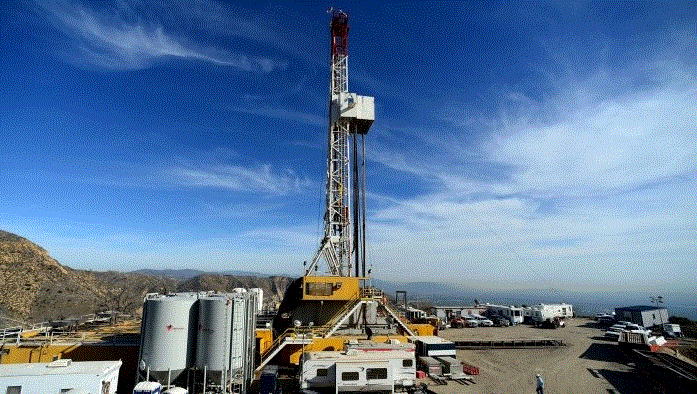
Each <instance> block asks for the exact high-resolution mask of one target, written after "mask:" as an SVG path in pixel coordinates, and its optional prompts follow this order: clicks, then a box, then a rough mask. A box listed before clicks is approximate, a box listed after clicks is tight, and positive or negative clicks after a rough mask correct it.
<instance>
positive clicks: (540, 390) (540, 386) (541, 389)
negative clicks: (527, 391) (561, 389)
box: [535, 373, 545, 394]
mask: <svg viewBox="0 0 697 394" xmlns="http://www.w3.org/2000/svg"><path fill="white" fill-rule="evenodd" d="M536 378H537V389H535V391H536V393H537V394H545V382H544V380H542V376H540V374H539V373H538V374H537V375H536Z"/></svg>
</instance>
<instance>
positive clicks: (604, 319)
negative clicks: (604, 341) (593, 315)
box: [598, 315, 615, 326]
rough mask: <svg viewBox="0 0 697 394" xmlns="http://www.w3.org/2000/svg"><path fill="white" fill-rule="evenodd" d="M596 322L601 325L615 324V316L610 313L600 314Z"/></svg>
mask: <svg viewBox="0 0 697 394" xmlns="http://www.w3.org/2000/svg"><path fill="white" fill-rule="evenodd" d="M598 324H600V325H602V326H611V325H613V324H615V318H614V316H611V315H602V316H599V317H598Z"/></svg>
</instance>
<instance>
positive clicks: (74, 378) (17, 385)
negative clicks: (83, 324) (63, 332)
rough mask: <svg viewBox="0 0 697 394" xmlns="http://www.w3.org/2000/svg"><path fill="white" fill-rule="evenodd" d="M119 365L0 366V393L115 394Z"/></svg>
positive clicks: (56, 363) (64, 362)
mask: <svg viewBox="0 0 697 394" xmlns="http://www.w3.org/2000/svg"><path fill="white" fill-rule="evenodd" d="M120 368H121V361H78V362H73V361H72V360H69V359H61V360H56V361H53V362H50V363H28V364H4V365H0V393H21V394H43V393H98V394H115V393H116V384H117V383H118V380H119V369H120Z"/></svg>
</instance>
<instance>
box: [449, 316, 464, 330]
mask: <svg viewBox="0 0 697 394" xmlns="http://www.w3.org/2000/svg"><path fill="white" fill-rule="evenodd" d="M450 327H452V328H462V327H465V319H463V318H461V317H458V318H455V319H453V320H451V321H450Z"/></svg>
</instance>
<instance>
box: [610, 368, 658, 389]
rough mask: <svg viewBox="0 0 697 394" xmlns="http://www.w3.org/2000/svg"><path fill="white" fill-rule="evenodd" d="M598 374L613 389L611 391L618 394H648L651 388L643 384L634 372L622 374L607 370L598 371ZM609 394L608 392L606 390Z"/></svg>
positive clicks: (641, 379)
mask: <svg viewBox="0 0 697 394" xmlns="http://www.w3.org/2000/svg"><path fill="white" fill-rule="evenodd" d="M598 373H599V374H600V376H602V377H603V378H604V379H605V380H607V381H608V383H610V384H611V385H612V386H613V387H614V388H615V389H614V390H613V391H612V392H614V393H618V394H649V393H651V392H652V391H651V388H650V387H648V386H649V385H647V384H645V383H646V382H645V381H644V379H643V378H642V377H641V376H640V375H639V374H638V373H636V372H635V371H631V372H622V371H611V370H609V369H599V370H598ZM608 392H610V390H608Z"/></svg>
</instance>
